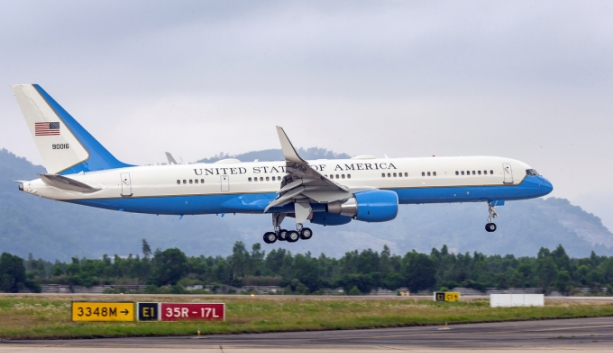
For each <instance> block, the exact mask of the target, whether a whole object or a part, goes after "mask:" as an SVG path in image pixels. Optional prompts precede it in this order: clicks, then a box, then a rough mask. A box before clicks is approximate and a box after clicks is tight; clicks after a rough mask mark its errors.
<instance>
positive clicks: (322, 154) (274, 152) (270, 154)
mask: <svg viewBox="0 0 613 353" xmlns="http://www.w3.org/2000/svg"><path fill="white" fill-rule="evenodd" d="M298 154H299V155H300V156H301V157H302V158H304V159H305V160H315V159H346V158H351V156H350V155H348V154H346V153H334V152H332V151H328V150H327V149H325V148H317V147H311V148H307V149H304V148H299V149H298ZM225 158H236V159H238V160H239V161H241V162H253V161H254V160H256V159H257V160H259V161H260V162H269V161H282V160H284V159H283V152H282V151H281V149H271V150H262V151H253V152H247V153H241V154H237V155H229V154H223V153H221V154H219V155H217V156H214V157H211V158H204V159H201V160H199V161H198V163H213V162H217V161H218V160H220V159H225Z"/></svg>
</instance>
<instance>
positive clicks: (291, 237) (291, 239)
mask: <svg viewBox="0 0 613 353" xmlns="http://www.w3.org/2000/svg"><path fill="white" fill-rule="evenodd" d="M285 239H286V240H287V242H288V243H295V242H297V241H298V239H300V234H299V233H298V232H296V231H295V230H290V231H289V232H287V233H286V234H285Z"/></svg>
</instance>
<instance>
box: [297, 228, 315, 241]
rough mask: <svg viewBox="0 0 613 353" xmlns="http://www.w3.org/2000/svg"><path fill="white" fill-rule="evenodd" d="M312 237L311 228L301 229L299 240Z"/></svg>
mask: <svg viewBox="0 0 613 353" xmlns="http://www.w3.org/2000/svg"><path fill="white" fill-rule="evenodd" d="M311 237H313V231H312V230H311V228H302V232H300V239H302V240H309V239H311Z"/></svg>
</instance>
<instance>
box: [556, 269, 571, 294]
mask: <svg viewBox="0 0 613 353" xmlns="http://www.w3.org/2000/svg"><path fill="white" fill-rule="evenodd" d="M569 282H570V275H569V274H568V271H560V272H558V278H557V279H556V288H557V289H558V291H560V293H564V292H566V290H567V289H568V283H569Z"/></svg>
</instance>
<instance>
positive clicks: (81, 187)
mask: <svg viewBox="0 0 613 353" xmlns="http://www.w3.org/2000/svg"><path fill="white" fill-rule="evenodd" d="M39 176H40V179H41V180H42V181H43V183H45V184H47V185H49V186H53V187H56V188H58V189H62V190H67V191H76V192H82V193H85V194H90V193H92V192H96V191H99V190H100V189H97V188H93V187H91V186H89V185H87V184H84V183H82V182H80V181H76V180H74V179H70V178H67V177H65V176H61V175H55V174H39Z"/></svg>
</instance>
